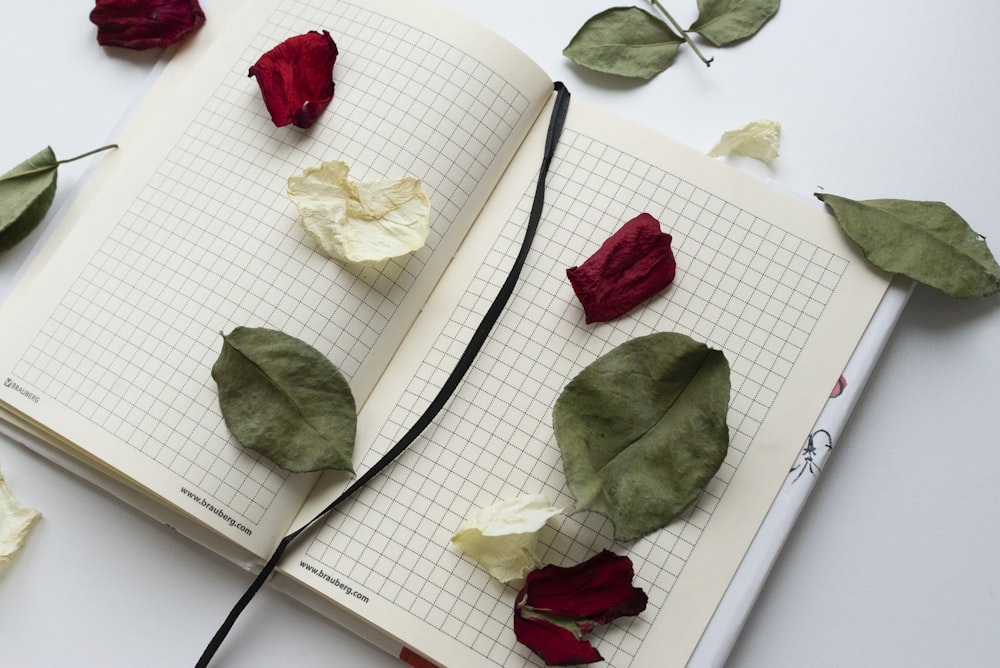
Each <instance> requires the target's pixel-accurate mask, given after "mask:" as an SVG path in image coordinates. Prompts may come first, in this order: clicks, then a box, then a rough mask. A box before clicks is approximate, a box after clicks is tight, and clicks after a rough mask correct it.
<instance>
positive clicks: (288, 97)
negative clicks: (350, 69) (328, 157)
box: [250, 30, 337, 128]
mask: <svg viewBox="0 0 1000 668" xmlns="http://www.w3.org/2000/svg"><path fill="white" fill-rule="evenodd" d="M336 61H337V45H336V44H335V43H334V41H333V38H332V37H330V33H328V32H327V31H326V30H324V31H323V32H322V33H318V32H316V31H315V30H311V31H309V32H307V33H306V34H304V35H298V36H296V37H290V38H288V39H286V40H285V41H284V42H282V43H281V44H279V45H278V46H276V47H274V48H273V49H271V50H270V51H268V52H267V53H265V54H264V55H263V56H261V57H260V59H259V60H258V61H257V62H256V63H255V64H254V65H253V67H251V68H250V76H252V77H257V83H258V84H259V85H260V92H261V95H263V96H264V106H265V107H267V111H268V113H270V114H271V120H272V121H274V124H275V125H276V126H278V127H279V128H280V127H283V126H285V125H288V124H290V123H294V124H295V125H297V126H298V127H300V128H308V127H311V126H312V124H313V123H315V122H316V119H317V118H319V115H320V114H321V113H323V110H324V109H326V107H327V105H328V104H330V100H332V99H333V64H334V63H335V62H336Z"/></svg>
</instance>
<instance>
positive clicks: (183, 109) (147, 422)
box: [0, 0, 552, 555]
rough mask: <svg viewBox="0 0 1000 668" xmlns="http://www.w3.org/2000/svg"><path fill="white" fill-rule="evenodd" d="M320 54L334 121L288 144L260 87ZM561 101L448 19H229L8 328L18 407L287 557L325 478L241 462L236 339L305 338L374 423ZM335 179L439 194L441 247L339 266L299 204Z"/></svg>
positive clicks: (510, 55) (160, 99) (79, 208)
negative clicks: (466, 251) (394, 363)
mask: <svg viewBox="0 0 1000 668" xmlns="http://www.w3.org/2000/svg"><path fill="white" fill-rule="evenodd" d="M310 30H319V31H322V30H328V31H329V32H330V34H331V35H332V36H333V38H334V40H335V41H336V43H337V46H338V50H339V52H340V55H339V57H338V60H337V62H336V65H335V67H334V81H335V84H336V90H335V94H334V99H333V102H332V103H331V105H330V106H329V107H328V108H327V109H326V111H325V112H324V113H323V114H322V115H321V117H320V119H319V121H318V122H317V123H316V125H314V126H313V127H312V128H310V129H309V130H301V129H298V128H295V127H292V126H288V127H283V128H277V127H275V126H274V124H273V123H272V122H271V120H270V117H269V115H268V113H267V110H266V109H265V107H264V104H263V101H262V99H261V96H260V92H259V89H258V86H257V83H256V82H255V80H254V79H252V78H248V77H247V70H248V68H249V67H250V66H251V65H252V64H253V63H254V62H255V61H256V60H257V59H258V58H259V57H260V55H261V54H263V53H264V52H266V51H268V50H269V49H271V48H273V47H274V46H276V45H277V44H278V43H280V42H281V41H283V40H284V39H286V38H288V37H291V36H294V35H299V34H303V33H305V32H307V31H310ZM95 48H96V47H95ZM551 88H552V84H551V82H550V81H549V79H548V78H547V77H546V76H545V75H544V73H542V72H541V71H540V70H539V69H538V68H537V66H535V65H534V64H533V63H531V62H530V61H529V60H528V59H527V58H526V57H524V56H523V54H521V53H519V52H517V51H516V50H515V49H513V48H512V47H510V46H509V45H507V44H506V43H505V42H503V41H502V40H500V39H499V38H497V37H495V36H494V35H493V34H492V33H489V32H488V31H486V30H484V29H482V28H480V27H478V26H476V25H474V24H472V23H470V22H468V21H465V20H463V19H461V17H457V16H455V15H453V14H451V13H448V12H445V11H444V10H441V9H438V8H436V7H435V6H433V5H431V4H428V3H424V2H393V1H389V0H383V1H366V2H364V3H354V2H334V3H331V2H319V1H316V0H293V1H284V2H276V1H274V0H256V1H253V2H246V1H243V2H230V1H217V2H214V3H213V5H212V11H211V13H210V16H209V20H208V22H207V23H206V24H205V26H204V28H203V29H202V30H200V31H199V32H198V33H196V34H195V35H194V36H193V37H192V39H190V40H189V41H188V42H186V43H185V44H183V45H182V47H181V48H180V49H179V50H178V51H177V52H176V53H175V55H174V56H173V58H172V60H171V62H170V63H169V64H168V65H167V67H166V68H165V69H164V71H163V73H162V75H161V77H160V79H159V80H158V81H157V83H156V85H155V86H154V87H153V89H152V90H151V92H150V93H149V94H148V95H147V96H146V98H145V99H144V100H143V101H142V103H141V104H140V106H139V107H138V108H137V110H136V112H135V114H134V116H133V118H132V120H131V121H130V123H129V124H128V125H127V127H126V128H125V130H124V131H123V132H122V134H121V136H120V137H117V138H116V142H117V143H118V144H119V146H120V148H119V149H118V150H117V151H115V152H113V153H112V154H110V155H109V156H108V157H107V158H106V159H105V160H104V161H103V164H102V165H101V166H100V168H99V169H98V170H97V171H96V173H95V175H94V177H93V178H92V180H91V182H90V183H88V184H87V186H86V188H85V189H84V190H83V192H82V193H81V194H80V196H79V197H78V199H77V201H76V202H75V203H74V205H73V207H72V208H71V210H70V211H69V213H68V214H67V215H66V217H65V218H64V220H62V221H60V223H59V228H58V229H57V230H56V232H55V233H54V234H53V235H52V238H51V239H50V241H49V242H48V244H47V245H46V247H45V248H44V249H43V250H42V251H41V252H40V254H39V256H38V258H37V259H36V260H35V262H34V264H33V266H32V267H31V268H30V270H29V271H28V273H27V274H26V276H25V278H24V279H23V280H22V281H21V284H20V285H19V286H18V288H17V289H16V291H15V292H14V293H13V294H12V295H11V297H10V298H9V300H8V302H7V303H6V304H5V306H4V308H3V310H2V311H0V339H2V340H3V341H4V346H3V351H2V352H0V374H2V375H3V378H4V379H5V382H4V384H3V387H2V388H0V406H2V408H3V409H4V410H7V411H10V412H11V413H12V414H16V415H17V416H18V417H19V418H21V419H23V420H27V421H28V422H30V423H32V424H33V425H35V427H36V430H38V431H41V432H44V433H46V434H48V438H49V440H53V441H59V442H60V443H61V444H62V445H63V446H64V447H69V448H70V449H76V451H77V452H78V453H79V455H80V456H81V458H84V459H89V460H92V461H94V460H96V461H99V462H101V463H102V464H103V466H104V467H106V468H108V469H110V470H113V471H117V472H118V473H119V474H120V475H121V477H122V478H123V479H126V480H128V481H129V482H130V484H132V485H133V486H135V487H139V488H141V489H144V490H146V491H147V492H148V493H149V494H151V495H153V496H156V497H159V498H161V499H162V500H163V501H164V502H165V503H167V504H170V505H172V506H174V507H175V508H176V509H178V510H180V511H181V512H183V513H186V514H189V515H190V516H192V517H194V518H196V519H198V520H200V521H201V522H203V523H205V524H206V525H207V526H209V527H211V528H213V529H215V530H217V531H218V532H219V533H221V534H223V535H225V536H227V537H229V538H231V539H232V540H234V541H236V542H237V543H238V544H240V545H242V546H244V547H245V548H247V549H249V550H251V551H253V552H255V553H256V554H259V555H265V554H266V553H268V552H269V551H270V549H271V548H272V547H273V545H274V543H275V542H276V540H277V539H278V538H280V536H282V535H284V533H285V532H286V529H287V527H288V524H289V522H290V519H291V517H292V516H293V515H294V514H295V512H296V511H297V510H298V508H299V507H300V506H301V504H302V502H303V500H304V498H305V496H306V495H307V494H308V492H309V490H310V488H311V487H312V485H313V483H314V480H315V476H313V475H291V474H288V473H286V472H284V471H282V470H281V469H278V468H276V467H275V466H273V465H272V464H270V463H269V462H268V461H267V460H265V459H261V458H260V457H258V456H256V455H255V454H253V453H251V452H249V451H245V450H244V449H242V448H241V447H239V445H238V444H236V443H235V442H234V441H233V440H232V439H231V437H230V435H229V432H228V430H227V429H226V426H225V424H224V422H223V420H222V417H221V415H220V412H219V409H218V403H217V398H216V388H215V384H214V382H213V381H212V379H211V377H210V370H211V367H212V364H213V363H214V361H215V359H216V358H217V356H218V353H219V350H220V345H221V338H220V336H219V332H221V331H225V332H228V331H230V330H232V329H233V328H234V327H236V326H258V327H270V328H274V329H279V330H282V331H284V332H286V333H288V334H291V335H293V336H296V337H298V338H300V339H302V340H304V341H306V342H307V343H309V344H311V345H313V346H315V347H316V348H317V349H319V350H320V352H322V353H323V354H324V355H326V356H327V357H328V358H329V359H330V360H331V361H332V362H333V363H334V364H336V365H337V366H338V367H339V368H340V369H341V370H342V371H343V372H344V374H345V375H346V376H347V378H348V380H349V382H350V384H351V387H352V390H353V392H354V394H355V397H356V398H357V399H358V401H359V403H363V401H364V399H365V397H367V395H368V394H369V393H370V392H371V389H372V387H373V386H374V385H375V383H376V381H377V379H378V378H379V376H380V375H381V373H382V370H383V368H384V366H385V364H386V363H387V362H388V360H389V358H390V357H391V355H392V353H393V351H394V350H395V348H396V347H397V346H398V344H399V342H400V340H401V339H402V337H403V336H404V334H405V333H406V331H407V330H408V328H409V326H410V324H411V323H412V321H413V319H414V318H415V317H416V314H417V313H418V312H419V310H420V308H421V307H422V306H423V304H424V302H425V301H426V299H427V296H428V295H429V294H430V292H431V290H432V288H433V287H434V285H435V283H436V282H437V280H438V279H439V277H440V275H441V273H442V272H443V271H444V268H445V267H446V266H447V264H448V262H449V260H450V258H451V256H452V255H453V253H454V251H455V249H456V248H457V246H458V244H459V243H460V241H461V240H462V238H463V237H464V236H465V234H466V232H467V231H468V229H469V227H470V226H471V225H472V223H473V221H474V220H475V218H476V215H477V214H478V212H479V210H480V209H481V208H482V206H483V204H484V203H485V201H486V199H487V197H488V196H489V193H490V191H491V190H492V188H493V185H494V184H495V183H496V182H497V181H498V180H499V178H500V174H501V173H502V172H503V170H504V169H505V167H506V165H507V163H508V162H509V161H510V159H511V157H512V156H513V154H514V152H515V150H516V149H517V147H518V145H519V144H520V142H521V140H522V138H523V137H524V135H525V134H526V133H527V130H528V128H529V127H530V125H531V123H532V122H533V121H534V119H535V117H536V116H537V115H538V112H539V110H540V108H541V106H542V105H543V104H544V103H545V101H546V100H547V99H548V97H549V93H550V91H551ZM327 160H342V161H344V162H346V163H347V164H348V165H350V167H351V178H353V179H357V180H361V181H364V180H376V179H383V178H398V177H402V176H405V175H412V176H415V177H417V178H420V179H422V180H423V182H424V188H425V191H426V192H427V194H428V197H429V198H430V203H431V211H432V213H431V233H430V236H429V238H428V239H427V243H426V246H425V247H424V248H422V249H421V250H419V251H417V252H415V253H413V254H410V255H408V256H404V257H401V258H397V259H394V260H389V261H385V262H383V263H381V264H378V265H375V266H371V267H364V268H359V267H354V268H351V267H347V266H345V265H342V264H340V263H337V262H335V261H333V260H330V259H329V258H328V257H326V256H325V255H323V254H322V252H321V251H320V250H319V248H318V247H317V246H316V245H315V244H314V243H313V242H312V241H311V240H310V239H309V238H308V237H307V236H306V234H305V233H304V232H303V231H302V230H301V229H300V228H299V227H298V225H297V224H296V222H295V221H296V218H297V212H296V210H295V207H294V205H293V204H292V203H291V202H290V200H289V199H288V198H287V196H286V194H285V187H286V182H287V179H288V177H290V176H292V175H293V174H296V173H299V172H301V171H302V169H303V168H305V167H308V166H312V165H316V164H319V163H321V162H323V161H327Z"/></svg>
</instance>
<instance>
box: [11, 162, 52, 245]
mask: <svg viewBox="0 0 1000 668" xmlns="http://www.w3.org/2000/svg"><path fill="white" fill-rule="evenodd" d="M57 166H58V163H57V162H56V155H55V153H53V152H52V148H51V147H49V146H46V147H45V148H43V149H42V150H41V151H39V152H38V153H36V154H35V155H33V156H31V157H30V158H28V159H27V160H25V161H24V162H22V163H21V164H19V165H17V166H16V167H14V168H13V169H11V170H10V171H8V172H6V173H5V174H2V175H0V251H5V250H7V249H9V248H12V247H13V246H14V244H16V243H17V242H19V241H21V240H22V239H24V238H25V237H26V236H28V234H30V233H31V231H32V230H33V229H35V228H36V227H38V223H40V222H42V218H44V217H45V214H46V213H47V212H48V210H49V207H51V206H52V200H53V199H54V198H55V196H56V174H57V172H56V169H57ZM26 172H31V173H30V174H26Z"/></svg>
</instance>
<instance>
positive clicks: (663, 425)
mask: <svg viewBox="0 0 1000 668" xmlns="http://www.w3.org/2000/svg"><path fill="white" fill-rule="evenodd" d="M728 408H729V363H728V362H727V361H726V357H725V355H723V353H722V352H721V351H719V350H712V349H710V348H708V347H707V346H705V345H704V344H702V343H698V342H696V341H694V340H693V339H691V338H690V337H688V336H685V335H684V334H678V333H673V332H662V333H658V334H650V335H649V336H643V337H640V338H637V339H632V340H631V341H628V342H626V343H624V344H622V345H620V346H618V347H617V348H615V349H614V350H612V351H611V352H609V353H608V354H606V355H604V356H603V357H601V358H599V359H598V360H596V361H595V362H593V363H592V364H590V365H589V366H587V367H586V368H585V369H584V370H583V371H581V372H580V373H579V375H577V376H576V377H575V378H574V379H573V380H571V381H570V382H569V383H568V384H567V385H566V388H565V389H564V390H563V392H562V394H561V395H560V396H559V399H558V400H557V401H556V405H555V408H554V409H553V411H552V426H553V430H554V431H555V436H556V441H557V442H558V443H559V449H560V450H561V451H562V458H563V468H564V469H565V471H566V481H567V483H568V484H569V488H570V491H571V492H572V493H573V496H574V497H576V500H577V510H594V511H597V512H599V513H601V514H603V515H606V516H607V517H609V518H610V519H611V521H612V522H614V525H615V538H616V539H617V540H632V539H635V538H639V537H641V536H644V535H646V534H648V533H650V532H652V531H655V530H656V529H659V528H661V527H663V526H666V525H667V524H669V523H670V522H671V521H673V520H674V518H676V517H677V516H678V515H679V514H680V513H681V512H682V511H683V510H684V508H686V507H687V506H688V505H689V504H690V503H691V502H692V501H694V499H695V498H696V497H697V496H698V493H699V492H700V490H701V489H702V488H703V487H704V486H705V485H706V484H707V483H708V481H709V480H711V479H712V476H713V475H714V474H715V472H716V471H717V470H718V468H719V466H721V465H722V461H723V459H725V457H726V451H727V450H728V448H729V428H728V427H727V425H726V413H727V411H728Z"/></svg>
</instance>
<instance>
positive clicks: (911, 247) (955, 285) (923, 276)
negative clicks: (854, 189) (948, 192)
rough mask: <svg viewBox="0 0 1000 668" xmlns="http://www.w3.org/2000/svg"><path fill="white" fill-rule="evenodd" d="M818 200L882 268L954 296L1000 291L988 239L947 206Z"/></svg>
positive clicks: (824, 196) (999, 272) (834, 197)
mask: <svg viewBox="0 0 1000 668" xmlns="http://www.w3.org/2000/svg"><path fill="white" fill-rule="evenodd" d="M816 197H817V198H819V199H820V200H822V201H823V202H824V203H825V204H826V205H827V206H828V207H830V209H831V210H832V211H833V215H834V217H835V218H836V219H837V222H838V223H839V224H840V227H841V228H842V229H843V230H844V232H845V233H846V234H847V236H849V237H850V238H851V239H852V240H853V241H854V242H855V243H856V244H857V245H858V246H859V247H860V248H861V251H862V252H863V253H864V255H865V257H866V258H867V259H868V261H869V262H871V263H872V264H874V265H875V266H876V267H878V268H880V269H883V270H884V271H888V272H892V273H896V274H903V275H904V276H908V277H910V278H912V279H913V280H915V281H918V282H920V283H924V284H926V285H930V286H931V287H934V288H937V289H938V290H941V291H943V292H945V293H947V294H949V295H951V296H952V297H959V298H968V297H986V296H989V295H993V294H996V293H997V292H1000V265H997V261H996V259H995V258H994V257H993V254H992V253H990V249H989V247H987V245H986V240H985V239H984V238H983V237H982V236H980V235H979V234H976V232H974V231H973V230H972V228H971V227H969V224H968V223H966V222H965V220H964V219H963V218H962V217H961V216H959V215H958V214H957V213H956V212H955V211H954V210H953V209H952V208H951V207H949V206H948V205H947V204H945V203H944V202H914V201H911V200H901V199H870V200H862V201H856V200H852V199H848V198H846V197H839V196H837V195H828V194H825V193H816Z"/></svg>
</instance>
